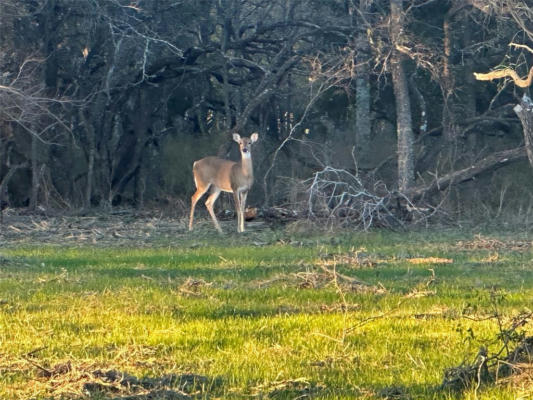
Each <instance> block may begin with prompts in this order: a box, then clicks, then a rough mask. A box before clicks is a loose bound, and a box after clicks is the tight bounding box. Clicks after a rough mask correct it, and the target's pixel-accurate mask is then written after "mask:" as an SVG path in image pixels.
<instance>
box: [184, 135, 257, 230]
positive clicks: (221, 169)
mask: <svg viewBox="0 0 533 400" xmlns="http://www.w3.org/2000/svg"><path fill="white" fill-rule="evenodd" d="M258 138H259V134H258V133H257V132H256V133H253V134H252V135H250V137H249V138H248V137H241V136H240V135H239V134H238V133H234V134H233V140H234V141H235V142H237V143H238V144H239V150H240V152H241V160H240V161H237V162H235V161H230V160H225V159H223V158H218V157H205V158H202V159H201V160H198V161H195V162H194V163H193V167H192V172H193V177H194V184H195V185H196V192H195V193H194V194H193V195H192V197H191V216H190V218H189V231H192V229H193V228H192V225H193V220H194V209H195V207H196V203H197V202H198V200H200V198H201V197H202V196H203V195H204V194H205V192H207V190H208V189H209V188H210V187H211V194H210V195H209V197H208V198H207V200H206V201H205V206H206V208H207V211H209V215H211V219H212V220H213V223H214V224H215V228H216V229H217V231H218V232H219V233H222V229H221V228H220V224H219V223H218V220H217V217H216V215H215V212H214V211H213V206H214V204H215V201H216V200H217V199H218V196H219V195H220V192H228V193H233V199H234V201H235V211H236V212H237V224H238V225H237V232H239V233H240V232H244V210H245V208H246V197H247V196H248V191H249V190H250V188H251V187H252V184H253V182H254V171H253V166H252V152H251V149H252V144H253V143H255V142H256V141H257V139H258Z"/></svg>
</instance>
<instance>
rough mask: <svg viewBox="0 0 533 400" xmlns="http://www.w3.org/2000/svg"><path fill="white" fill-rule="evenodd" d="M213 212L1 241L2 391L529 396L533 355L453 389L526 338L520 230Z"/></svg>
mask: <svg viewBox="0 0 533 400" xmlns="http://www.w3.org/2000/svg"><path fill="white" fill-rule="evenodd" d="M204 224H205V226H200V228H199V229H198V230H197V231H195V232H193V233H191V234H189V233H188V232H185V228H184V225H183V224H182V225H183V226H182V225H176V227H175V232H172V226H171V225H170V234H169V230H168V229H167V230H166V233H165V235H163V234H158V229H157V223H156V222H150V221H148V222H147V223H146V226H150V234H149V235H144V233H143V231H142V229H139V230H137V233H138V236H136V237H135V238H134V239H132V240H121V239H124V235H123V234H120V233H116V232H111V231H110V232H111V233H110V239H109V240H106V241H104V240H102V241H101V240H99V238H103V237H104V236H105V235H101V236H98V235H97V234H95V236H94V238H93V239H94V240H85V239H84V240H80V238H79V237H78V238H76V237H75V239H76V240H70V239H72V237H71V236H69V237H68V238H67V237H66V236H57V235H58V233H57V231H59V229H56V231H54V232H55V233H54V232H52V231H53V227H52V226H51V225H50V224H48V225H47V226H46V227H44V228H43V229H40V230H39V232H40V233H39V235H40V236H31V235H30V234H28V235H19V236H17V237H18V239H17V240H12V238H11V239H9V240H4V243H3V247H2V248H1V249H0V399H94V400H96V399H131V400H133V399H137V400H140V399H250V398H257V399H268V398H273V399H304V398H316V399H487V400H488V399H527V398H531V396H533V390H532V389H531V387H532V382H533V378H532V375H531V370H530V369H529V371H528V368H529V367H531V365H529V367H526V366H523V369H521V370H520V371H518V372H517V373H514V374H512V375H510V376H497V377H492V378H491V379H486V380H482V379H481V372H483V373H485V372H486V371H481V368H480V371H478V374H476V376H477V377H479V378H480V379H479V380H476V379H477V378H476V379H475V380H474V382H471V384H470V385H466V386H465V387H460V388H457V387H455V388H454V387H452V386H453V385H444V384H443V383H444V382H445V381H446V379H445V376H448V377H449V376H450V373H451V372H450V371H451V370H450V368H455V367H458V366H461V365H463V366H464V365H467V364H468V363H474V362H475V360H476V355H478V357H479V354H478V353H479V351H480V348H486V353H483V354H486V355H487V357H489V358H490V357H491V355H494V354H497V353H499V352H500V350H501V349H502V346H503V349H504V350H503V352H504V353H505V352H507V353H508V352H510V351H511V350H512V347H513V346H515V345H517V344H518V343H519V342H520V340H519V339H521V338H523V336H526V335H527V336H531V335H533V327H532V326H531V324H528V319H529V318H528V317H531V308H532V299H533V273H532V269H533V267H532V265H533V264H532V262H531V258H532V246H531V245H532V242H531V240H530V239H529V238H528V234H527V233H514V234H494V233H484V234H480V233H479V232H465V231H457V230H443V229H439V230H437V229H433V230H423V231H416V232H389V231H374V232H367V233H354V232H346V231H344V232H340V233H339V232H336V233H334V232H325V233H324V232H322V233H318V232H313V231H312V230H307V229H301V230H293V231H290V230H288V229H287V228H277V229H274V230H271V229H269V228H265V227H263V228H261V229H255V230H254V229H251V231H250V232H247V233H246V234H244V235H238V234H236V233H233V232H230V231H232V229H233V228H234V226H233V224H231V226H230V225H226V226H224V229H225V231H226V232H227V234H225V235H224V236H219V235H217V234H216V233H215V232H213V230H212V228H211V227H210V226H208V225H207V223H204ZM167 227H168V226H167ZM5 229H7V228H5ZM19 230H20V229H19ZM139 232H141V233H139ZM97 233H98V234H101V233H102V232H101V231H99V230H97ZM54 235H56V236H54ZM74 236H75V235H74ZM85 236H87V235H85ZM89 236H90V235H89ZM53 237H55V239H50V238H53ZM43 238H46V240H44V239H43ZM143 238H144V239H143ZM4 239H5V238H4ZM41 239H42V240H41ZM528 313H529V314H528ZM520 318H522V319H520ZM513 324H514V325H513ZM498 355H501V358H503V356H504V355H505V354H498ZM446 371H448V372H447V373H446ZM515 372H516V371H515ZM446 374H448V375H446Z"/></svg>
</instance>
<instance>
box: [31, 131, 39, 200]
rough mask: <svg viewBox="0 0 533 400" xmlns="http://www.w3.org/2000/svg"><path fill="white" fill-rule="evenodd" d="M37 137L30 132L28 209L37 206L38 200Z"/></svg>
mask: <svg viewBox="0 0 533 400" xmlns="http://www.w3.org/2000/svg"><path fill="white" fill-rule="evenodd" d="M38 141H39V138H37V136H36V135H35V134H31V197H30V210H35V209H36V208H37V203H38V201H39V183H40V181H39V175H40V171H39V161H38V153H39V143H38Z"/></svg>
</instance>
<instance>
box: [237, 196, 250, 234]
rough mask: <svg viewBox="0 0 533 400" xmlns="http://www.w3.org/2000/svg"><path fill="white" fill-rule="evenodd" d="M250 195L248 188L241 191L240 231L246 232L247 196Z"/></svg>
mask: <svg viewBox="0 0 533 400" xmlns="http://www.w3.org/2000/svg"><path fill="white" fill-rule="evenodd" d="M247 197H248V190H244V191H242V192H241V199H240V202H241V222H240V225H239V227H240V231H241V232H244V212H245V211H246V198H247Z"/></svg>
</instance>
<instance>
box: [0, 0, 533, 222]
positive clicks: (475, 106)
mask: <svg viewBox="0 0 533 400" xmlns="http://www.w3.org/2000/svg"><path fill="white" fill-rule="evenodd" d="M532 7H533V5H532V4H531V2H530V0H505V1H504V0H412V1H402V0H158V1H143V0H137V1H136V0H2V1H1V2H0V196H1V202H2V207H10V208H16V207H27V208H29V209H30V210H43V209H44V210H49V209H54V210H71V209H74V210H76V209H90V208H93V207H96V208H105V209H110V208H111V207H114V206H120V207H123V206H135V207H140V208H142V207H145V208H149V207H159V206H168V207H177V206H179V207H181V208H185V207H186V206H187V204H188V202H189V199H190V195H191V194H192V193H193V191H194V185H193V180H192V174H191V168H192V162H193V161H194V160H195V159H198V158H201V157H203V156H205V155H216V154H218V155H219V156H222V157H227V158H233V159H235V158H236V157H238V154H237V152H236V146H235V144H234V143H232V142H231V134H232V133H233V132H239V133H240V134H241V135H244V136H249V135H250V134H251V133H252V132H258V133H259V137H260V140H259V142H258V144H257V146H256V147H255V148H254V168H255V184H254V188H253V190H252V192H251V194H250V197H249V203H251V204H252V205H255V206H259V207H263V208H268V207H271V208H272V207H273V206H278V207H283V208H284V209H290V210H295V212H296V211H298V212H301V213H302V215H308V216H309V215H316V216H320V215H323V216H327V217H333V218H337V219H346V220H348V221H350V223H356V224H359V225H362V226H365V227H367V226H370V225H372V224H373V223H375V222H377V221H386V220H387V218H393V219H395V220H402V221H407V220H414V219H417V218H424V219H427V218H429V217H432V216H433V217H435V218H438V217H444V218H449V219H452V220H457V219H461V218H464V217H466V216H468V215H473V214H475V213H478V214H479V216H481V217H490V218H493V217H496V216H499V215H501V214H502V213H503V212H505V211H506V210H508V211H509V212H510V214H512V215H515V216H518V218H520V219H524V217H526V216H529V213H530V211H531V207H532V206H533V203H532V201H531V199H532V196H531V194H532V191H533V184H532V179H531V177H532V170H531V165H530V163H528V155H529V160H531V161H532V162H533V151H532V148H531V146H533V141H532V140H530V135H531V133H532V126H533V124H532V122H531V121H532V118H533V117H532V115H533V111H532V105H531V101H530V100H529V97H528V94H529V86H530V83H531V78H532V76H533V69H530V67H531V61H532V56H533V51H532V50H531V46H533V43H532V42H533V26H532V21H533V11H532ZM474 73H489V74H492V75H489V76H488V77H487V76H483V75H478V76H477V78H476V76H475V75H474ZM528 78H529V79H528ZM483 79H485V80H483ZM487 79H492V80H489V81H487ZM226 201H231V198H230V197H229V196H228V197H227V198H226ZM179 207H178V208H179Z"/></svg>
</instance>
